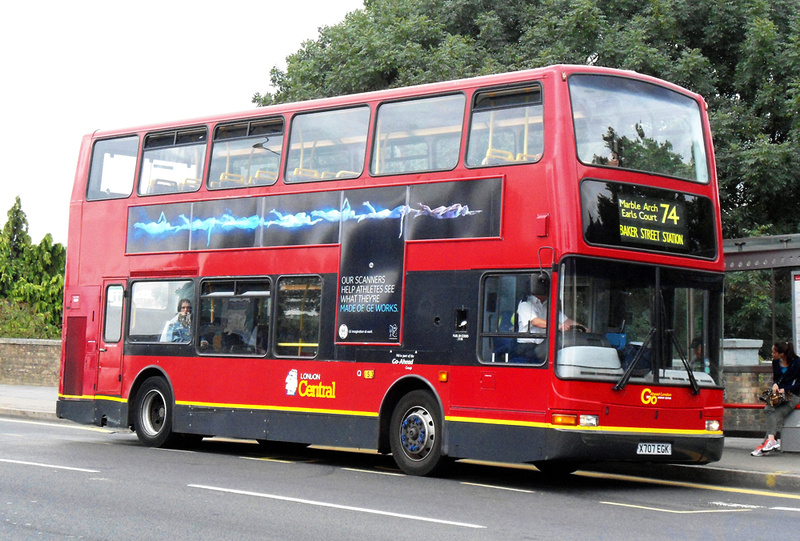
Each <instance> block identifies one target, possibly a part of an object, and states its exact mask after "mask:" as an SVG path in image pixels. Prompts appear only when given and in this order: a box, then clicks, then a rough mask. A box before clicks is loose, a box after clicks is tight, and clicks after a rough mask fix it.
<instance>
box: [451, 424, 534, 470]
mask: <svg viewBox="0 0 800 541" xmlns="http://www.w3.org/2000/svg"><path fill="white" fill-rule="evenodd" d="M447 442H448V444H449V451H450V456H454V457H469V458H472V459H478V460H492V461H498V462H535V461H537V460H542V459H544V458H545V457H546V454H545V453H546V451H545V442H546V430H545V429H544V428H531V427H519V426H510V425H499V424H483V423H470V422H460V421H459V422H448V423H447Z"/></svg>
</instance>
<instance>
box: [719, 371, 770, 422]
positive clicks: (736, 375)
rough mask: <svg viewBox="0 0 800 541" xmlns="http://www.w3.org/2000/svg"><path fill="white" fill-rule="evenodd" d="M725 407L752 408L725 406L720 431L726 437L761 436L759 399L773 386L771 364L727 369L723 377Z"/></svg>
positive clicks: (762, 420) (762, 416) (760, 404)
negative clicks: (746, 406) (764, 391)
mask: <svg viewBox="0 0 800 541" xmlns="http://www.w3.org/2000/svg"><path fill="white" fill-rule="evenodd" d="M723 382H724V384H725V404H728V405H734V406H743V405H749V406H755V407H754V408H743V407H738V408H737V407H727V408H725V419H724V422H723V430H724V431H725V435H726V436H758V437H760V436H762V435H764V432H765V430H766V425H765V424H764V413H763V412H762V411H761V410H762V409H763V408H764V403H763V402H759V400H758V396H759V395H760V394H761V393H762V391H763V390H764V389H766V388H767V387H769V385H770V384H771V383H772V365H771V364H769V363H767V364H758V365H752V366H726V367H725V371H724V374H723Z"/></svg>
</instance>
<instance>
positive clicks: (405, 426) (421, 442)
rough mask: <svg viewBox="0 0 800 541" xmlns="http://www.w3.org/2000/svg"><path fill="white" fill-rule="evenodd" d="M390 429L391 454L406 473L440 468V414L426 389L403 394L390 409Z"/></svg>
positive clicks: (424, 471) (429, 471)
mask: <svg viewBox="0 0 800 541" xmlns="http://www.w3.org/2000/svg"><path fill="white" fill-rule="evenodd" d="M389 431H390V432H389V444H390V446H391V449H392V457H393V458H394V461H395V462H396V463H397V465H398V466H399V467H400V469H401V470H403V471H404V472H405V473H407V474H409V475H430V474H432V473H435V472H437V471H438V470H439V469H440V468H441V467H442V465H443V460H442V417H441V415H440V414H439V406H438V404H437V403H436V400H435V399H434V398H433V396H431V394H430V393H429V392H426V391H412V392H410V393H408V394H407V395H405V396H404V397H403V398H402V399H401V400H400V402H399V403H398V404H397V406H396V407H395V409H394V412H392V419H391V423H390V425H389Z"/></svg>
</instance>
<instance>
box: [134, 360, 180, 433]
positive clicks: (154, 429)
mask: <svg viewBox="0 0 800 541" xmlns="http://www.w3.org/2000/svg"><path fill="white" fill-rule="evenodd" d="M172 408H173V405H172V391H171V390H170V388H169V385H167V382H166V381H164V379H163V378H160V377H157V376H155V377H152V378H148V379H146V380H145V382H144V383H142V386H141V387H140V388H139V392H138V393H137V394H136V405H135V407H134V412H135V416H134V420H133V428H134V430H135V431H136V436H137V437H138V438H139V441H141V442H142V443H143V444H145V445H147V446H148V447H164V446H166V445H169V444H170V443H171V442H172V441H173V439H174V434H173V432H172Z"/></svg>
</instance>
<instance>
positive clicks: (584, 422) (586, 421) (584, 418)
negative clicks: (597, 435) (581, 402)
mask: <svg viewBox="0 0 800 541" xmlns="http://www.w3.org/2000/svg"><path fill="white" fill-rule="evenodd" d="M578 424H580V425H581V426H600V417H598V416H597V415H581V417H580V421H579V422H578Z"/></svg>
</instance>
